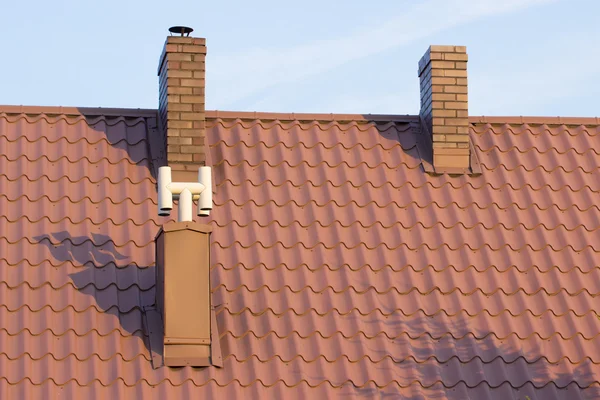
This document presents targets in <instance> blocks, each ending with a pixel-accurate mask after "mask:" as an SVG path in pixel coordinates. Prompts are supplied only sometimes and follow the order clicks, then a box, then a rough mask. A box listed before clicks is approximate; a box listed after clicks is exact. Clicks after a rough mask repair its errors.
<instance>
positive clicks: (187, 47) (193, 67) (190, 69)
mask: <svg viewBox="0 0 600 400" xmlns="http://www.w3.org/2000/svg"><path fill="white" fill-rule="evenodd" d="M186 29H188V30H189V31H191V29H189V28H186ZM205 59H206V39H201V38H194V37H189V36H169V37H167V40H166V42H165V45H164V48H163V52H162V54H161V56H160V62H159V66H158V76H159V84H160V94H159V96H160V97H159V107H158V108H159V128H160V129H161V131H162V134H163V135H164V144H165V148H166V149H167V157H166V159H167V164H168V165H169V166H170V167H171V169H172V171H173V180H174V181H194V180H195V179H194V177H195V176H196V175H197V174H198V167H200V166H203V165H206V149H205V138H206V117H205V112H204V107H205V101H204V98H205V97H204V96H205V95H204V90H205V76H204V74H205Z"/></svg>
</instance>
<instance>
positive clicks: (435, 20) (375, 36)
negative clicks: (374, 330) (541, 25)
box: [207, 0, 554, 108]
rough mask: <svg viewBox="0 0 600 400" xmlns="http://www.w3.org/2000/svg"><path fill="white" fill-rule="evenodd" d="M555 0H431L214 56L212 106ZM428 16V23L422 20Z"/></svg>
mask: <svg viewBox="0 0 600 400" xmlns="http://www.w3.org/2000/svg"><path fill="white" fill-rule="evenodd" d="M552 1H554V0H507V1H498V0H478V1H472V0H429V1H424V2H419V3H418V4H416V5H415V6H413V7H412V8H410V9H407V10H406V11H405V12H404V13H403V14H402V15H401V16H398V17H395V18H391V19H389V20H387V21H386V22H384V23H382V24H380V25H378V26H376V27H373V26H365V27H363V29H362V30H359V31H357V32H355V33H353V34H350V35H344V36H342V37H337V38H330V39H326V40H322V41H318V42H313V43H310V44H306V45H302V46H295V47H291V48H290V47H288V48H278V49H265V48H261V47H256V48H251V49H248V50H246V51H244V52H242V53H236V54H223V55H219V54H218V55H215V56H213V57H211V60H210V62H211V68H210V70H209V71H208V72H207V74H208V75H209V76H208V79H210V81H211V82H212V85H211V86H212V88H213V89H209V90H211V92H212V93H210V98H211V103H212V104H211V106H212V107H216V108H227V107H230V106H231V104H232V103H233V102H236V101H238V100H240V99H243V98H246V97H248V96H251V95H253V94H256V93H257V92H259V91H261V90H263V89H265V88H267V87H270V86H274V85H277V84H281V83H285V82H292V81H296V80H298V79H301V78H304V77H306V76H309V75H314V74H319V73H323V72H326V71H329V70H331V69H333V68H336V67H338V66H340V65H343V64H345V63H348V62H350V61H353V60H356V59H359V58H363V57H367V56H370V55H373V54H376V53H379V52H382V51H384V50H387V49H390V48H394V47H397V46H401V45H405V44H408V43H411V42H413V41H415V40H418V39H420V38H423V37H427V36H430V35H433V34H435V33H437V32H440V31H442V30H445V29H448V28H451V27H453V26H457V25H460V24H464V23H467V22H471V21H475V20H477V19H480V18H483V17H486V16H489V15H498V14H502V13H507V12H514V11H517V10H520V9H523V8H526V7H531V6H536V5H540V4H546V3H549V2H552ZM424 21H426V23H425V22H424Z"/></svg>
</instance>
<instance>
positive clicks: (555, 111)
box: [0, 0, 600, 116]
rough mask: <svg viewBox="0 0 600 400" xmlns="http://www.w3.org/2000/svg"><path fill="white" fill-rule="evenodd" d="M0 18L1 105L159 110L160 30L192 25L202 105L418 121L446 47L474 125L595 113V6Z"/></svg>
mask: <svg viewBox="0 0 600 400" xmlns="http://www.w3.org/2000/svg"><path fill="white" fill-rule="evenodd" d="M285 3H289V4H285ZM167 4H168V5H167ZM284 4H285V5H284ZM3 15H4V18H3V24H2V25H1V26H0V31H1V35H0V45H1V47H2V49H3V57H2V59H3V62H2V63H0V87H1V89H0V104H23V105H62V106H90V107H96V106H101V107H131V108H156V107H157V102H158V100H157V94H158V83H157V76H156V68H157V63H158V57H159V54H160V51H161V49H162V46H163V43H164V39H165V36H166V35H167V34H168V27H169V26H172V25H187V26H191V27H193V28H194V29H195V31H194V34H193V36H197V37H206V38H207V45H208V55H207V95H206V96H207V98H206V103H207V108H208V109H219V110H245V111H284V112H327V113H329V112H335V113H386V114H416V113H418V110H419V92H418V91H419V88H418V77H417V62H418V60H419V58H420V57H421V55H422V54H423V52H424V51H425V50H426V49H427V46H428V45H430V44H453V45H466V46H467V50H468V53H469V65H468V68H469V113H470V114H471V115H548V116H556V115H560V116H600V111H599V108H600V100H599V98H600V51H599V47H598V46H599V44H600V24H598V21H597V18H598V15H600V2H599V1H596V0H505V1H498V0H481V1H466V0H444V1H440V0H424V1H414V0H413V1H398V0H387V1H372V2H366V1H364V0H362V1H348V0H346V1H323V0H320V1H317V0H303V1H301V2H293V4H292V2H283V1H261V0H255V1H222V2H221V1H213V2H207V1H188V0H175V1H169V2H166V1H157V0H145V1H129V0H119V1H115V0H103V1H83V0H80V1H75V0H53V1H47V0H29V1H26V2H25V1H23V2H16V1H12V2H9V3H8V4H5V5H3ZM7 16H8V18H7Z"/></svg>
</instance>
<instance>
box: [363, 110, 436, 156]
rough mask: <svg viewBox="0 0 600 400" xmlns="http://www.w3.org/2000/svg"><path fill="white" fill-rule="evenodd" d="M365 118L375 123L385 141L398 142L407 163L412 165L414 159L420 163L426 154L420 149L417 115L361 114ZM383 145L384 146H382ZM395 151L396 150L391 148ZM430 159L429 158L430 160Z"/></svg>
mask: <svg viewBox="0 0 600 400" xmlns="http://www.w3.org/2000/svg"><path fill="white" fill-rule="evenodd" d="M363 117H364V118H365V120H368V121H370V122H371V123H374V124H375V128H376V129H377V131H378V132H379V135H380V136H381V137H382V138H383V139H385V140H386V141H395V142H398V144H399V145H400V147H401V148H402V151H403V152H404V154H405V155H407V156H408V157H409V158H408V160H407V162H406V163H407V164H408V165H414V162H415V161H416V162H417V163H418V164H421V162H422V161H427V160H423V157H424V156H425V157H426V156H427V155H426V154H425V155H424V154H420V153H422V151H420V150H421V147H422V146H421V143H420V141H421V139H422V138H421V135H420V129H421V128H420V123H419V119H418V117H415V116H406V118H404V119H403V118H401V117H400V118H398V117H390V116H387V117H386V116H379V115H369V114H366V115H363ZM384 147H385V146H384ZM393 151H396V150H393ZM431 161H432V160H429V162H431Z"/></svg>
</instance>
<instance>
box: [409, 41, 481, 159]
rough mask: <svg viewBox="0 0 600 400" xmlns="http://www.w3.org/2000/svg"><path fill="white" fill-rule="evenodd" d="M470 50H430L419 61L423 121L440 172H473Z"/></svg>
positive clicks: (457, 47)
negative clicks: (471, 167)
mask: <svg viewBox="0 0 600 400" xmlns="http://www.w3.org/2000/svg"><path fill="white" fill-rule="evenodd" d="M467 61H468V57H467V48H466V47H464V46H430V47H429V49H428V50H427V52H426V53H425V55H423V57H422V58H421V60H420V61H419V78H420V80H421V112H420V116H421V120H422V122H423V124H424V125H425V127H426V128H427V129H428V130H429V134H430V135H431V138H432V143H433V165H434V168H436V170H438V169H439V170H444V169H454V168H456V169H462V168H469V160H470V149H469V120H468V116H469V111H468V97H467V96H468V90H467Z"/></svg>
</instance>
